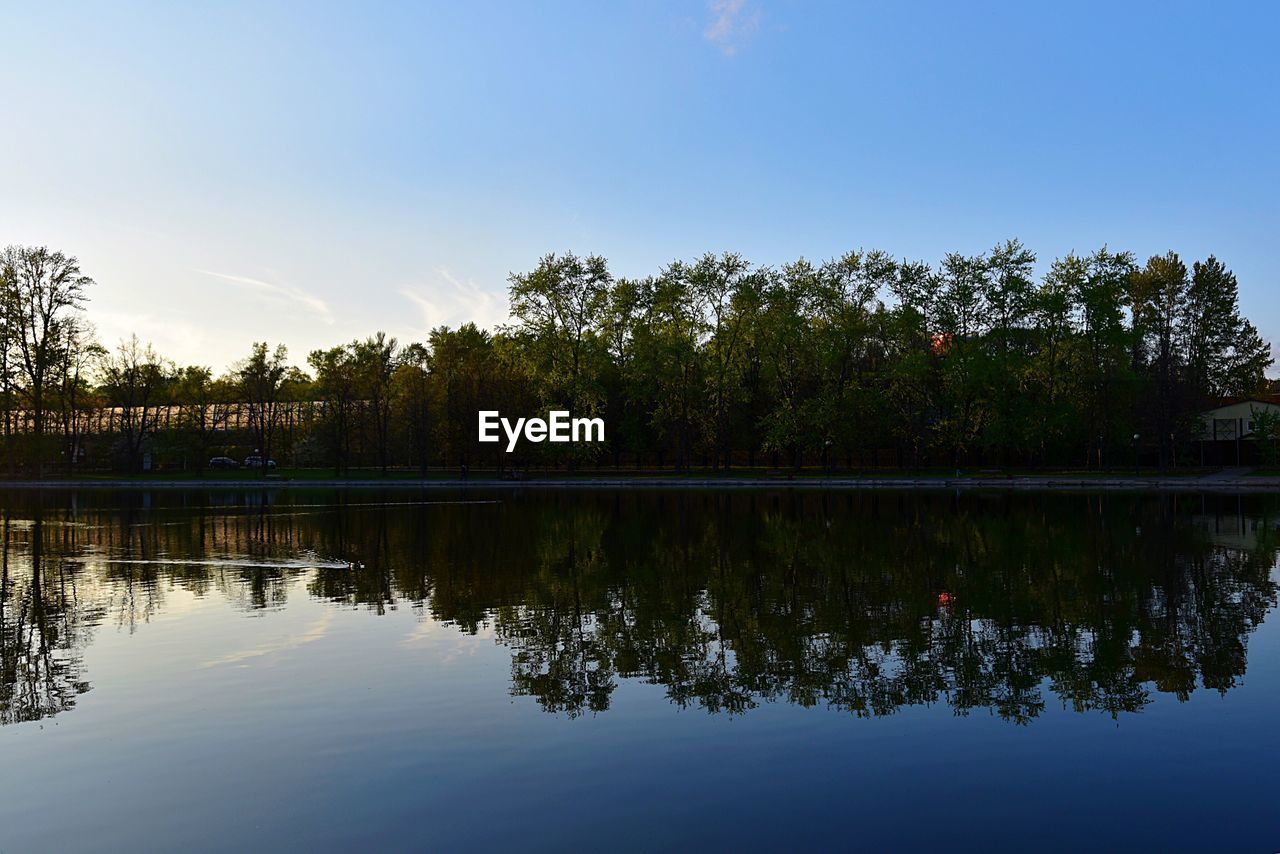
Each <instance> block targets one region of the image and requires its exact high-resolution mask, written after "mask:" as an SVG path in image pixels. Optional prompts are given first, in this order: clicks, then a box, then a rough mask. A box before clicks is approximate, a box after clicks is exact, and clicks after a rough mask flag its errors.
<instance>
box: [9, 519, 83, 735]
mask: <svg viewBox="0 0 1280 854" xmlns="http://www.w3.org/2000/svg"><path fill="white" fill-rule="evenodd" d="M0 525H2V526H3V533H2V534H0V536H2V537H3V554H2V555H0V724H9V723H18V722H21V721H34V720H39V719H41V718H44V717H47V716H49V715H54V714H57V713H58V712H61V711H64V710H66V709H69V708H71V707H73V706H74V705H75V703H76V698H77V697H78V696H79V695H80V694H83V693H84V692H85V691H88V690H89V683H88V681H87V680H86V679H85V678H84V675H83V657H82V650H83V646H84V643H85V642H86V641H87V638H86V635H87V633H88V628H87V626H88V625H91V624H92V622H93V615H92V614H86V613H85V610H84V609H83V608H82V607H81V605H80V603H79V602H78V601H77V590H76V578H75V577H74V575H73V573H72V572H71V570H70V568H69V567H67V566H66V565H64V564H62V563H61V562H60V561H58V560H57V559H56V558H55V559H53V560H48V559H46V557H45V554H44V529H43V524H42V520H41V518H40V517H39V516H38V515H37V517H36V518H35V520H34V521H33V522H32V523H31V525H30V527H29V528H28V529H27V530H26V531H25V532H24V533H26V534H27V536H26V537H24V538H23V539H25V542H21V543H20V542H19V537H17V536H15V533H16V532H15V530H14V528H15V525H14V524H13V520H12V519H11V518H10V515H9V513H8V512H7V511H6V512H5V513H4V518H3V521H0Z"/></svg>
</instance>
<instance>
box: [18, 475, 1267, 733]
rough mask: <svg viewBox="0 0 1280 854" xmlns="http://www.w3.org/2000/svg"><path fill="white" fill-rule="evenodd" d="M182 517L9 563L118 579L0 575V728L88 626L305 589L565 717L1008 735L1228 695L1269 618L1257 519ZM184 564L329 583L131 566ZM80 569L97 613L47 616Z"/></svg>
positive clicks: (1188, 504)
mask: <svg viewBox="0 0 1280 854" xmlns="http://www.w3.org/2000/svg"><path fill="white" fill-rule="evenodd" d="M180 495H181V494H175V495H174V496H171V497H166V498H165V499H162V501H164V502H166V503H164V504H163V506H155V507H153V506H133V505H130V504H129V503H128V502H127V501H126V502H123V503H122V502H116V504H115V506H113V507H111V508H110V509H99V510H83V509H81V510H78V511H77V514H78V515H77V516H76V518H77V519H79V520H80V521H81V522H83V523H84V524H83V525H80V526H76V525H67V526H63V527H53V528H50V527H48V526H45V529H44V533H43V535H42V536H36V537H34V539H32V542H44V545H43V546H42V548H43V549H44V550H46V551H48V552H51V553H54V554H55V555H58V556H71V557H74V556H77V555H78V556H80V557H83V556H85V555H89V556H95V555H96V556H103V555H112V556H115V557H117V558H119V557H124V558H127V559H131V560H137V561H140V562H139V563H101V562H99V563H94V562H93V561H92V560H85V561H83V562H82V563H75V562H74V561H73V560H71V557H68V559H66V560H61V559H55V560H53V561H52V562H50V561H44V564H45V565H47V566H49V567H52V568H53V569H52V571H44V570H43V567H42V568H40V569H39V570H37V571H33V567H32V566H28V563H31V562H32V561H31V557H30V556H31V554H32V552H33V549H32V548H30V547H27V546H26V545H24V543H25V542H26V540H24V541H23V543H13V544H10V546H9V547H8V548H6V550H5V553H6V555H7V556H8V560H9V561H10V562H11V563H13V564H14V566H10V564H9V563H6V567H5V581H4V585H5V586H4V595H3V597H0V599H2V600H3V603H2V604H3V611H0V615H3V621H0V622H2V623H3V626H4V641H3V643H4V690H5V691H6V693H5V695H4V696H5V698H6V701H5V702H6V705H5V709H6V714H7V715H9V718H8V719H21V718H17V717H15V716H14V715H15V713H13V712H11V711H10V710H11V709H16V708H17V707H18V704H19V703H21V704H25V707H26V708H44V709H46V710H47V711H46V713H47V712H48V711H56V710H57V708H61V707H65V705H68V704H69V702H70V700H71V699H73V698H74V694H75V693H76V691H78V690H83V689H84V688H85V687H87V685H86V683H85V682H84V678H83V674H82V673H81V672H80V665H79V658H78V656H77V655H76V654H75V652H76V650H77V649H79V648H81V647H82V645H83V643H85V642H86V639H87V636H88V634H87V629H86V628H85V627H86V626H91V625H92V623H93V622H94V620H95V619H97V618H99V617H100V616H101V614H102V613H107V612H109V613H113V614H116V619H117V621H118V622H119V623H120V624H124V625H129V626H135V625H137V624H139V623H141V622H145V620H146V619H148V618H149V616H150V615H151V614H152V613H154V612H155V611H156V610H157V609H160V608H163V607H164V592H165V590H166V589H167V588H169V587H171V586H174V585H178V586H182V587H184V588H186V589H188V590H189V591H191V592H192V593H193V594H194V595H198V596H204V595H211V594H217V595H220V596H223V597H225V598H226V599H228V600H229V601H232V602H233V603H235V604H236V605H237V606H239V607H243V608H245V609H249V610H254V609H262V608H270V607H275V606H279V605H281V604H283V603H284V602H285V601H286V599H287V597H288V596H289V595H292V592H293V591H296V590H298V589H301V588H300V587H299V585H298V584H296V583H295V582H297V581H300V580H302V579H305V580H306V590H307V591H308V592H309V593H310V595H312V596H316V597H320V598H323V599H326V600H328V601H330V602H333V603H335V604H338V605H346V606H349V607H356V608H363V609H368V610H370V611H372V612H374V613H377V614H381V613H384V612H386V611H388V610H393V609H396V608H399V607H412V608H415V609H420V610H422V611H423V612H424V618H429V619H433V620H436V621H440V622H444V623H448V624H452V625H454V626H456V627H457V629H458V630H460V631H463V632H468V633H475V632H478V631H480V630H481V629H485V628H487V629H492V631H493V632H494V634H495V636H496V637H497V638H498V640H499V642H500V643H502V644H504V645H505V646H507V647H508V648H509V649H510V652H511V662H512V663H511V689H512V691H513V692H514V693H516V694H519V695H528V696H531V697H533V698H534V699H535V700H536V701H537V702H538V703H539V704H540V705H541V707H542V708H544V709H546V710H548V711H556V712H565V713H568V714H570V715H577V714H581V713H584V712H598V711H602V710H605V709H607V708H608V707H609V705H610V703H611V701H612V697H613V694H614V691H615V689H616V686H617V685H618V684H619V682H620V681H623V680H638V681H643V682H648V683H651V684H654V685H658V686H662V688H663V690H665V692H666V693H667V695H668V697H669V698H670V699H671V701H672V702H674V703H676V704H678V705H680V706H682V707H690V708H700V709H705V710H707V711H709V712H730V713H742V712H745V711H747V710H749V709H751V708H753V707H754V706H756V705H757V704H759V703H762V702H782V701H785V702H789V703H795V704H799V705H804V706H829V707H832V708H836V709H840V710H845V711H848V712H849V713H851V714H854V715H858V716H877V715H886V714H891V713H893V712H894V711H895V710H897V709H900V708H902V707H904V706H912V705H921V704H946V705H947V706H948V707H949V708H951V709H952V710H953V711H954V712H955V713H956V714H971V713H974V712H983V711H985V712H987V713H990V714H994V715H998V716H1000V717H1001V718H1004V719H1007V720H1010V721H1014V722H1019V723H1025V722H1028V721H1030V720H1032V719H1034V718H1035V717H1036V716H1038V715H1040V714H1041V713H1043V711H1044V710H1045V709H1046V708H1047V707H1049V706H1050V705H1064V706H1066V707H1068V708H1072V709H1075V710H1077V711H1093V710H1096V711H1101V712H1103V713H1107V714H1111V715H1118V714H1120V713H1122V712H1129V711H1136V710H1139V709H1141V708H1142V707H1143V706H1144V705H1146V704H1147V703H1149V702H1150V701H1151V698H1152V694H1153V692H1165V693H1169V694H1171V695H1173V696H1175V697H1178V698H1181V699H1185V698H1186V697H1188V696H1189V695H1190V694H1191V693H1192V692H1193V691H1194V690H1195V689H1196V688H1197V687H1200V686H1203V687H1204V688H1208V689H1211V690H1217V691H1227V690H1229V689H1230V688H1232V687H1233V686H1235V685H1236V684H1238V682H1239V680H1240V678H1241V677H1242V676H1243V674H1244V672H1245V665H1246V652H1247V640H1248V636H1249V634H1250V632H1251V631H1252V630H1253V628H1254V627H1256V626H1257V625H1258V623H1259V622H1260V621H1261V620H1262V619H1263V618H1264V617H1265V615H1266V614H1267V612H1268V611H1269V610H1270V608H1272V607H1273V606H1274V604H1275V600H1276V588H1275V584H1274V582H1273V581H1272V578H1271V572H1272V567H1273V565H1274V562H1275V555H1276V553H1277V546H1278V544H1277V543H1276V538H1275V534H1274V531H1275V526H1274V525H1273V524H1271V523H1270V522H1269V521H1268V520H1269V519H1270V512H1271V508H1270V505H1269V504H1260V503H1255V504H1254V505H1252V509H1251V510H1250V511H1249V512H1250V514H1252V515H1251V517H1250V518H1257V517H1259V516H1261V517H1262V524H1261V525H1255V526H1254V528H1253V529H1251V532H1250V535H1249V538H1248V539H1247V547H1242V546H1241V542H1244V540H1242V539H1241V536H1239V535H1236V537H1235V540H1232V541H1230V543H1228V544H1227V545H1224V542H1227V541H1226V540H1223V539H1222V538H1220V537H1219V538H1215V536H1214V535H1213V533H1212V531H1210V530H1209V529H1208V528H1206V526H1205V525H1203V524H1197V523H1193V522H1194V520H1195V519H1200V518H1213V514H1214V513H1215V512H1217V511H1216V510H1215V509H1214V507H1213V506H1208V507H1206V506H1205V505H1204V504H1203V503H1202V500H1201V499H1199V498H1195V499H1188V498H1185V497H1184V498H1182V499H1181V500H1179V499H1178V498H1176V497H1171V496H1169V497H1154V496H1145V497H1140V496H1122V495H1103V496H1084V495H1041V496H1025V495H1023V496H965V497H962V498H961V497H956V496H949V495H942V494H924V495H922V494H915V495H900V494H891V493H847V494H837V493H829V494H820V493H794V494H791V493H780V494H776V495H775V494H767V493H746V492H744V493H727V494H726V493H712V492H687V493H678V494H663V493H632V494H623V493H619V494H601V493H587V494H571V493H550V494H547V493H541V494H528V495H524V496H518V495H508V496H505V500H504V501H503V502H501V503H496V504H491V505H471V504H466V505H449V504H439V503H437V502H438V501H439V500H440V498H441V495H440V494H439V493H428V494H427V495H426V496H425V497H424V501H425V502H426V503H421V504H417V505H412V504H409V505H408V506H402V505H405V503H406V502H405V498H404V494H403V493H398V494H396V495H395V498H394V500H395V501H396V502H397V503H396V504H394V505H392V506H386V505H381V504H379V503H378V502H377V501H376V500H373V499H372V498H371V497H370V496H359V495H353V494H348V493H343V494H340V495H338V496H336V497H333V500H329V498H330V497H329V496H324V497H313V496H307V497H305V498H304V497H302V496H297V497H290V498H288V499H277V500H272V501H262V500H255V501H249V500H247V499H246V500H244V501H243V502H241V503H233V504H230V505H227V506H219V507H213V508H210V507H208V506H205V504H204V503H203V502H201V501H199V500H194V501H192V503H191V505H190V506H188V505H186V504H184V503H183V502H186V501H188V500H189V499H188V498H187V497H179V496H180ZM1223 512H1226V511H1225V510H1224V511H1223ZM1231 512H1234V513H1236V514H1237V515H1239V517H1240V519H1241V520H1243V519H1244V518H1245V516H1244V514H1243V511H1241V510H1240V509H1239V508H1236V509H1235V510H1234V511H1231ZM1244 527H1245V526H1244V523H1243V521H1241V523H1240V524H1239V525H1238V526H1237V528H1238V529H1239V530H1241V531H1243V530H1244ZM24 537H28V538H30V536H29V535H28V534H24ZM183 555H187V556H192V557H199V558H205V557H210V556H213V557H219V556H239V557H241V558H245V559H247V560H249V561H250V562H252V561H255V560H256V561H261V562H264V563H270V562H271V561H273V560H277V559H290V560H296V559H297V558H298V557H299V556H306V555H315V556H318V557H319V558H321V559H322V560H334V559H337V560H341V561H351V562H352V566H351V567H343V568H328V569H320V570H317V571H314V572H310V573H305V574H304V573H300V572H298V571H297V570H288V569H281V568H277V567H273V566H220V567H210V566H207V565H203V564H182V563H177V564H167V563H148V562H147V561H151V560H153V559H156V558H165V557H167V558H173V557H175V556H177V557H181V556H183ZM37 557H38V555H37ZM80 566H83V567H84V568H85V571H86V572H88V571H90V570H92V571H93V572H95V573H97V575H96V576H95V577H94V579H93V580H94V583H95V584H99V586H100V593H101V595H97V596H90V597H77V596H75V595H71V594H74V593H75V592H76V590H77V589H78V588H77V587H76V583H77V578H78V577H77V575H76V572H77V568H78V567H80ZM15 567H16V571H14V570H15ZM79 581H80V582H81V586H82V587H83V581H84V579H79ZM55 582H56V583H55ZM37 606H38V607H37ZM94 608H96V609H97V611H94V610H93V609H94ZM95 613H96V614H98V617H94V616H93V614H95ZM86 615H88V616H86ZM33 620H34V621H39V626H36V624H35V623H33ZM77 632H79V634H77ZM42 656H43V657H42ZM32 662H34V663H32ZM33 678H36V683H37V684H40V685H43V686H45V687H44V688H43V689H42V691H43V693H42V694H41V697H42V699H41V700H40V701H39V702H38V703H37V702H35V701H33V700H30V699H23V700H20V701H19V700H17V699H14V698H17V697H18V696H19V694H21V696H22V697H24V698H26V697H31V696H32V689H31V688H30V687H27V686H29V685H30V683H31V680H32V679H33ZM51 679H52V681H50V680H51ZM24 680H25V681H24ZM40 680H43V681H40ZM19 683H22V685H23V686H24V687H22V688H21V689H19V687H18V685H19ZM59 703H62V704H64V705H61V706H60V705H59ZM25 714H28V715H30V714H33V713H32V712H26V713H25Z"/></svg>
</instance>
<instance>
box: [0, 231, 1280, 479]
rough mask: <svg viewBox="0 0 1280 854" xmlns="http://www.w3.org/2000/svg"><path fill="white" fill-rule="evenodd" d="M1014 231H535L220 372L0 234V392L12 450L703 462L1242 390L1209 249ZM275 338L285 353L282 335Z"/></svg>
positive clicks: (1128, 409)
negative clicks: (860, 241) (923, 254)
mask: <svg viewBox="0 0 1280 854" xmlns="http://www.w3.org/2000/svg"><path fill="white" fill-rule="evenodd" d="M1035 264H1036V256H1035V255H1034V254H1033V253H1032V252H1031V251H1029V250H1028V249H1027V248H1026V247H1024V246H1023V245H1022V244H1021V243H1019V242H1018V241H1016V240H1015V241H1009V242H1006V243H1003V244H1001V245H999V246H997V247H995V248H994V249H992V250H991V251H990V252H987V253H984V254H981V255H976V256H972V255H962V254H956V253H953V254H949V255H947V256H946V257H945V258H943V259H942V261H941V263H939V264H936V265H930V264H928V263H924V262H919V261H905V260H896V259H894V258H893V257H891V256H890V255H888V254H886V253H884V252H881V251H857V252H850V253H848V254H846V255H844V256H842V257H840V258H835V259H832V260H829V261H825V262H822V263H813V262H810V261H807V260H804V259H801V260H799V261H796V262H794V263H790V264H786V265H784V266H782V267H779V268H774V267H758V266H753V265H752V264H751V263H749V262H748V261H747V260H745V259H744V258H742V257H741V256H740V255H737V254H733V253H726V254H721V255H715V254H707V255H704V256H703V257H701V258H698V259H696V260H693V261H689V262H683V261H677V262H673V263H671V264H670V265H668V266H666V267H665V268H663V269H662V270H660V271H659V272H657V273H656V274H654V275H651V276H646V277H644V278H624V277H617V276H614V275H613V274H612V273H611V272H610V270H609V265H608V262H607V261H606V260H605V259H604V258H602V257H599V256H595V255H592V256H587V257H578V256H575V255H573V254H564V255H548V256H546V257H544V258H542V259H541V260H540V261H539V262H538V264H537V266H536V267H535V268H534V269H533V270H531V271H529V272H525V273H514V274H512V275H511V277H510V309H511V322H510V324H509V325H506V326H503V327H500V328H498V329H496V330H494V331H486V330H483V329H480V328H477V327H476V326H475V325H474V324H470V323H468V324H464V325H463V326H461V327H459V328H457V329H451V328H448V327H440V328H438V329H435V330H433V331H432V332H431V333H430V335H429V337H428V339H427V340H426V341H421V342H399V341H397V340H395V339H394V338H390V337H388V336H387V335H385V334H383V333H378V334H375V335H373V336H372V337H369V338H367V339H364V340H357V341H353V342H351V343H348V344H339V345H337V346H334V347H332V348H330V349H327V350H317V351H314V352H312V353H309V354H307V356H306V358H305V364H306V367H305V368H300V367H298V366H297V365H296V364H295V362H293V361H291V359H290V357H289V353H288V351H287V350H286V348H285V346H284V345H283V344H278V345H274V346H273V345H272V344H270V343H266V342H258V343H253V344H252V345H251V346H247V347H246V350H247V355H246V356H245V357H244V358H243V359H242V360H241V361H239V362H237V363H235V364H234V365H232V366H231V367H230V368H229V369H228V370H227V371H226V372H225V373H224V374H221V375H217V374H215V373H214V371H213V370H212V369H211V368H210V367H207V366H200V365H178V364H175V363H174V362H173V361H172V360H170V359H168V358H166V357H165V356H164V355H163V354H160V353H157V352H156V351H155V350H154V348H153V347H152V346H151V345H150V344H147V343H144V342H141V341H139V340H138V339H137V338H136V336H135V337H132V338H130V339H128V340H125V341H123V342H119V343H117V344H115V345H111V346H104V344H102V343H100V342H98V341H97V340H96V339H95V336H94V334H93V331H92V326H91V324H90V322H89V313H88V311H87V304H88V300H89V297H90V296H91V292H92V287H93V280H92V279H91V278H89V277H88V276H87V275H85V274H84V273H83V272H82V271H81V269H80V266H79V263H78V262H77V260H76V259H75V258H74V257H71V256H67V255H64V254H62V253H61V252H57V251H52V250H50V249H47V248H45V247H24V246H10V247H8V248H7V249H5V250H3V253H2V254H0V300H2V302H3V305H2V306H0V407H2V408H3V411H2V412H0V417H2V419H3V425H2V426H3V444H4V451H3V458H2V459H0V469H2V470H4V471H6V472H7V473H8V474H9V475H11V476H22V475H27V476H30V475H33V474H41V473H43V474H49V473H58V472H74V471H88V470H107V469H111V470H116V471H137V470H140V469H141V468H143V465H144V460H145V461H146V462H147V463H148V464H149V466H150V467H152V468H156V469H187V470H194V471H202V470H203V469H204V468H205V466H206V464H207V462H208V460H209V459H210V458H211V457H213V456H220V455H228V456H233V457H236V458H240V457H242V456H244V455H246V454H251V453H255V452H260V453H261V454H262V455H263V456H264V457H270V458H273V459H276V460H278V461H279V465H280V466H281V467H313V468H328V469H331V470H332V471H333V472H335V473H337V474H345V473H347V472H348V471H350V470H351V469H353V468H365V469H370V468H372V469H376V470H381V471H383V472H387V471H390V470H392V469H413V470H419V471H422V472H424V473H425V472H427V471H428V469H430V468H437V467H460V466H464V465H465V466H469V467H495V468H525V467H530V466H559V467H566V468H567V467H578V468H598V467H603V466H617V467H623V468H667V469H690V468H695V467H697V468H711V469H729V468H736V467H742V466H748V467H760V466H767V467H771V468H792V467H797V468H800V467H809V468H815V467H823V468H826V469H831V470H835V469H840V470H861V469H868V468H874V467H896V468H913V467H924V466H960V465H965V466H974V465H983V466H996V467H1003V466H1028V467H1038V466H1072V467H1094V468H1109V467H1114V466H1121V465H1132V464H1133V463H1134V460H1135V459H1136V458H1138V457H1139V456H1141V457H1142V458H1143V459H1144V460H1145V461H1146V462H1147V463H1148V464H1156V465H1159V466H1161V467H1167V466H1173V465H1180V464H1184V463H1195V462H1197V461H1198V459H1197V457H1196V446H1197V442H1198V441H1199V440H1201V439H1203V438H1204V437H1203V436H1201V435H1200V434H1199V432H1198V430H1199V427H1198V425H1199V419H1198V418H1196V417H1195V415H1196V413H1197V412H1198V411H1199V410H1200V409H1202V408H1203V407H1204V406H1205V404H1206V403H1207V402H1210V401H1215V400H1216V399H1218V398H1220V397H1223V396H1247V395H1255V394H1261V393H1263V392H1264V391H1265V389H1266V386H1267V380H1266V370H1267V369H1268V367H1270V365H1271V364H1272V358H1271V355H1270V347H1269V345H1268V344H1267V342H1265V341H1263V339H1262V337H1261V336H1260V335H1259V333H1258V330H1257V329H1256V328H1255V327H1254V326H1253V324H1251V323H1250V322H1249V321H1248V320H1247V319H1246V318H1244V317H1243V316H1241V314H1240V310H1239V303H1238V289H1237V282H1236V277H1235V276H1234V274H1232V273H1231V271H1230V270H1229V269H1227V268H1226V267H1225V266H1224V265H1223V264H1222V262H1220V261H1218V260H1217V259H1216V258H1214V257H1212V256H1210V257H1209V258H1207V259H1206V260H1204V261H1196V262H1194V263H1193V264H1192V265H1191V267H1190V269H1188V267H1187V265H1186V263H1184V262H1183V260H1182V259H1181V258H1179V256H1178V255H1177V254H1176V253H1173V252H1170V253H1169V254H1167V255H1161V256H1154V257H1152V258H1150V259H1148V260H1147V262H1146V263H1145V264H1144V265H1141V266H1140V265H1138V263H1137V262H1136V261H1135V259H1134V257H1133V256H1132V255H1130V254H1128V253H1124V252H1120V253H1115V252H1111V251H1109V250H1108V249H1106V248H1103V249H1100V250H1098V251H1096V252H1094V253H1092V254H1089V255H1076V254H1074V253H1073V254H1068V255H1066V256H1064V257H1060V258H1057V259H1055V260H1054V261H1053V262H1052V263H1051V264H1049V265H1048V269H1047V271H1046V272H1045V273H1044V275H1043V276H1040V277H1037V275H1036V274H1035ZM299 361H301V360H299ZM482 409H493V410H498V411H500V412H502V413H503V414H504V415H509V416H511V417H518V416H532V415H537V414H543V415H545V413H546V411H547V410H549V409H567V410H569V411H570V412H571V413H573V414H574V415H575V416H597V417H602V418H603V419H604V420H605V424H606V437H607V441H606V442H605V443H603V444H595V445H584V444H578V445H563V444H562V445H549V444H545V443H543V444H531V443H528V442H522V443H521V444H520V445H519V446H518V447H517V449H516V450H515V452H514V453H511V454H507V453H505V452H504V448H505V445H504V444H497V445H495V444H480V443H478V442H477V412H478V411H479V410H482Z"/></svg>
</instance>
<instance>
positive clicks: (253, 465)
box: [244, 456, 276, 469]
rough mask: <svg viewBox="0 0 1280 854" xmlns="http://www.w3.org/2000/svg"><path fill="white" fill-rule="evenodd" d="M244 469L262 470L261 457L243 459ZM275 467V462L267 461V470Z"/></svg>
mask: <svg viewBox="0 0 1280 854" xmlns="http://www.w3.org/2000/svg"><path fill="white" fill-rule="evenodd" d="M244 467H245V468H247V469H260V468H262V457H259V456H249V457H245V458H244ZM275 467H276V461H275V460H267V468H269V469H273V468H275Z"/></svg>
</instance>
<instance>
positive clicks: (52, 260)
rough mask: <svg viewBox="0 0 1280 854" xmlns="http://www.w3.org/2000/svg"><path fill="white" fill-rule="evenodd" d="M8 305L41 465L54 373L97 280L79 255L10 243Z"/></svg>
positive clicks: (2, 264) (4, 258)
mask: <svg viewBox="0 0 1280 854" xmlns="http://www.w3.org/2000/svg"><path fill="white" fill-rule="evenodd" d="M0 268H3V269H4V271H5V272H4V275H3V283H4V286H5V288H6V290H7V291H8V293H6V294H5V295H4V299H3V308H4V311H5V314H6V318H5V319H6V321H7V325H8V326H9V329H10V336H11V341H12V343H13V345H14V347H13V349H14V352H15V354H16V359H15V361H16V363H17V367H18V371H19V373H20V374H21V375H22V378H23V380H25V392H26V398H27V403H28V405H29V407H30V410H31V424H32V431H33V433H34V439H35V454H36V460H35V464H36V468H37V471H38V470H39V468H40V466H41V464H42V462H43V455H44V435H45V428H46V418H47V402H48V401H47V394H48V383H49V379H50V375H51V374H52V373H54V372H55V371H56V365H57V364H58V361H59V355H60V353H61V351H62V348H63V347H64V346H66V344H67V332H68V327H69V325H70V324H71V322H72V318H73V317H75V315H77V314H78V313H79V311H80V310H81V308H82V307H83V305H84V300H85V289H86V288H88V287H89V286H90V285H91V284H93V279H91V278H89V277H88V276H86V275H84V274H83V273H82V272H81V271H80V263H79V261H77V260H76V259H75V258H74V257H72V256H68V255H64V254H63V253H61V252H57V251H52V250H50V249H48V248H47V247H44V246H37V247H27V246H9V247H8V248H6V249H5V250H4V252H3V253H0Z"/></svg>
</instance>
